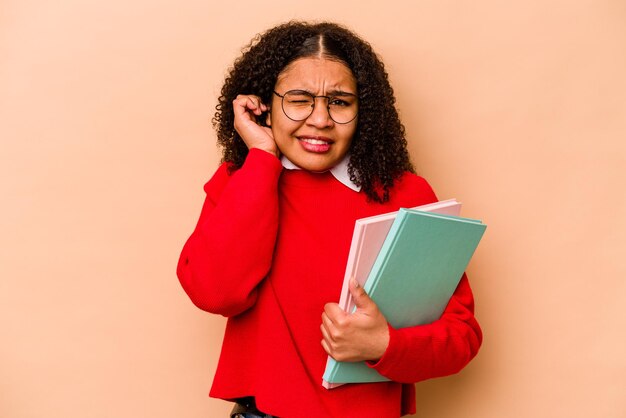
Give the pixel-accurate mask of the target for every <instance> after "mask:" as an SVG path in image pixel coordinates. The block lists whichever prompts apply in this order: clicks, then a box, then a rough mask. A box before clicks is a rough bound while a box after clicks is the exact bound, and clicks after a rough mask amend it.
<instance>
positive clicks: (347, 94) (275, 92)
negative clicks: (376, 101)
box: [272, 89, 359, 125]
mask: <svg viewBox="0 0 626 418" xmlns="http://www.w3.org/2000/svg"><path fill="white" fill-rule="evenodd" d="M272 91H273V92H274V94H275V95H276V96H278V97H280V108H281V109H282V111H283V113H284V115H285V116H287V118H288V119H290V120H292V121H294V122H302V121H303V120H307V119H308V118H310V117H311V115H312V114H313V111H314V110H315V99H317V98H318V97H323V98H324V99H328V102H327V105H326V110H327V111H328V116H329V117H330V119H331V120H332V121H333V122H335V123H338V124H340V125H346V124H348V123H350V122H352V121H353V120H355V119H356V117H357V116H359V110H358V109H357V111H356V113H355V114H354V117H353V118H352V119H350V120H349V121H347V122H337V121H336V120H335V119H334V118H333V115H331V114H330V102H331V99H334V98H335V97H341V96H342V95H343V96H353V97H355V98H356V99H357V101H358V98H359V97H358V96H357V95H356V94H353V93H342V94H337V95H335V96H323V95H320V96H316V95H314V94H311V93H309V92H308V91H306V90H299V89H294V90H287V91H286V92H285V94H282V95H281V94H280V93H278V92H277V91H276V90H272ZM294 91H295V92H301V93H305V94H308V95H309V96H311V97H312V98H313V106H311V112H310V113H309V114H308V115H307V117H306V118H304V119H294V118H292V117H290V116H289V115H288V114H287V112H286V111H285V96H286V95H287V94H289V93H291V92H294Z"/></svg>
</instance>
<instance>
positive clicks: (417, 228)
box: [322, 199, 486, 389]
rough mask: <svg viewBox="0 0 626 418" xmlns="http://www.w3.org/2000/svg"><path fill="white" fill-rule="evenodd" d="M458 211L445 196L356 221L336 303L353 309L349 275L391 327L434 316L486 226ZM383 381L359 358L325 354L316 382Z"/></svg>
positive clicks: (444, 303)
mask: <svg viewBox="0 0 626 418" xmlns="http://www.w3.org/2000/svg"><path fill="white" fill-rule="evenodd" d="M460 211H461V203H460V202H458V201H457V200H456V199H450V200H445V201H441V202H436V203H432V204H429V205H424V206H419V207H415V208H411V209H404V208H403V209H400V210H399V211H398V212H392V213H387V214H383V215H378V216H372V217H369V218H363V219H359V220H357V221H356V224H355V227H354V234H353V236H352V245H351V247H350V253H349V255H348V263H347V266H346V272H345V276H344V283H343V288H342V291H341V297H340V300H339V305H340V306H341V307H342V308H343V309H344V310H345V311H347V312H353V311H354V309H355V306H354V301H353V300H352V297H351V295H350V291H349V289H348V283H349V281H350V279H351V278H352V277H354V278H355V280H356V281H357V282H358V283H359V284H360V285H361V286H363V289H364V290H365V291H366V293H367V294H368V295H369V296H370V297H371V298H372V300H373V301H374V302H375V303H376V304H377V305H378V308H379V309H380V311H381V312H382V313H383V315H384V316H385V318H386V319H387V322H389V324H390V325H391V326H392V327H394V328H404V327H410V326H415V325H422V324H428V323H431V322H433V321H435V320H437V319H439V317H440V316H441V314H442V313H443V311H444V309H445V308H446V306H447V304H448V301H449V300H450V297H452V294H453V293H454V290H455V289H456V287H457V285H458V284H459V281H460V280H461V277H462V276H463V272H464V271H465V268H466V267H467V264H468V263H469V261H470V259H471V258H472V255H473V254H474V251H475V250H476V247H477V246H478V243H479V242H480V239H481V238H482V235H483V233H484V232H485V228H486V225H484V224H483V223H482V222H481V221H478V220H475V219H468V218H461V217H459V214H460ZM387 380H389V379H387V378H386V377H384V376H382V375H380V374H379V373H378V372H377V371H376V370H374V369H372V368H370V367H368V366H367V365H366V364H365V363H364V362H338V361H335V360H334V359H333V358H332V357H330V356H329V357H328V360H327V363H326V370H325V372H324V376H323V382H322V385H323V386H324V387H325V388H327V389H332V388H334V387H337V386H340V385H342V384H344V383H365V382H380V381H387Z"/></svg>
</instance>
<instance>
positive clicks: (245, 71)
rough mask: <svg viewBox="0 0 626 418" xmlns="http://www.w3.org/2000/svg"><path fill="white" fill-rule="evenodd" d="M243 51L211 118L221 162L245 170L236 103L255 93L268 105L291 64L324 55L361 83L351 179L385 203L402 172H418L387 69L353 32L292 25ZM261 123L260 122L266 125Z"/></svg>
mask: <svg viewBox="0 0 626 418" xmlns="http://www.w3.org/2000/svg"><path fill="white" fill-rule="evenodd" d="M242 52H243V53H242V55H241V56H240V57H239V58H238V59H237V60H235V62H234V64H233V66H232V68H230V69H229V73H228V75H227V77H226V80H225V81H224V85H223V86H222V91H221V96H220V97H219V99H218V104H217V106H216V107H215V108H216V112H215V116H214V117H213V126H214V128H215V129H216V131H217V141H218V145H219V146H220V147H221V148H222V152H223V156H222V161H223V162H229V163H231V170H237V169H239V168H241V166H242V165H243V163H244V161H245V159H246V156H247V155H248V147H247V146H246V144H245V143H244V141H243V139H242V138H241V137H240V136H239V134H238V133H237V131H236V130H235V128H234V113H233V106H232V102H233V100H234V99H235V98H236V97H237V95H239V94H245V95H247V94H252V95H256V96H259V97H260V98H261V100H262V101H263V102H264V103H268V102H270V101H271V96H272V94H273V90H274V85H275V84H276V80H277V78H278V75H279V74H280V73H281V72H282V71H283V70H284V69H285V67H287V65H289V64H290V63H292V62H293V61H295V60H297V59H299V58H305V57H311V56H320V55H321V56H323V57H325V58H328V59H334V60H337V61H340V62H342V63H344V64H345V65H346V66H347V67H348V68H350V70H352V73H353V75H354V78H355V79H356V83H357V91H358V97H359V117H358V121H357V127H356V132H355V135H354V137H353V139H352V143H351V145H350V151H349V152H350V162H349V164H348V173H349V175H350V179H351V180H352V181H353V182H354V183H355V184H357V185H359V186H361V188H362V190H363V191H364V192H365V193H366V194H367V196H368V198H370V199H371V200H373V201H376V202H381V203H382V202H386V201H388V200H389V191H390V190H391V188H392V187H393V184H394V181H395V180H396V179H398V177H399V176H400V175H401V174H402V173H403V172H405V171H410V172H415V171H414V169H413V166H412V164H411V161H410V159H409V154H408V151H407V148H406V145H407V143H406V138H405V130H404V126H403V125H402V123H401V122H400V118H399V116H398V112H397V110H396V108H395V97H394V94H393V89H392V87H391V85H390V84H389V79H388V76H387V72H386V71H385V68H384V64H383V63H382V61H381V60H380V59H379V58H378V56H377V55H376V53H375V52H374V51H373V50H372V47H371V46H370V45H369V44H368V43H367V42H365V41H364V40H362V39H361V38H359V37H358V36H357V35H355V34H354V33H353V32H351V31H350V30H348V29H346V28H345V27H343V26H340V25H337V24H335V23H330V22H323V23H307V22H299V21H292V22H288V23H284V24H282V25H279V26H276V27H274V28H272V29H270V30H268V31H267V32H265V33H262V34H259V35H257V36H256V37H255V38H254V39H253V40H252V41H251V42H250V44H249V45H247V46H246V47H245V48H244V49H243V51H242ZM262 119H264V118H260V119H259V123H261V124H264V121H263V120H262Z"/></svg>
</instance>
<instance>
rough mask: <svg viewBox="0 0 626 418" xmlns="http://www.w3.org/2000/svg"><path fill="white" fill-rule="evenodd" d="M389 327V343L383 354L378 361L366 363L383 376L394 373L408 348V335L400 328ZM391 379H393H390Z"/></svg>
mask: <svg viewBox="0 0 626 418" xmlns="http://www.w3.org/2000/svg"><path fill="white" fill-rule="evenodd" d="M387 326H388V327H389V345H388V346H387V350H385V353H384V354H383V356H382V357H381V358H380V359H378V361H367V362H366V364H367V365H368V366H369V367H371V368H372V369H374V370H376V371H377V372H378V373H380V374H381V375H383V376H385V377H389V376H390V375H393V374H394V371H397V370H398V365H399V364H404V363H403V361H406V354H407V353H406V351H407V350H408V349H410V347H411V344H410V343H409V336H408V335H407V333H406V332H403V330H402V329H395V328H394V327H392V326H391V325H389V324H387ZM392 380H393V379H392Z"/></svg>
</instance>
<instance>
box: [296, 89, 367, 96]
mask: <svg viewBox="0 0 626 418" xmlns="http://www.w3.org/2000/svg"><path fill="white" fill-rule="evenodd" d="M293 90H295V91H303V92H305V93H309V94H310V95H311V96H316V94H315V93H313V92H312V91H311V90H307V89H293ZM325 96H328V97H335V96H355V97H356V96H357V94H356V93H351V92H349V91H343V90H328V91H327V92H326V94H325Z"/></svg>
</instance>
